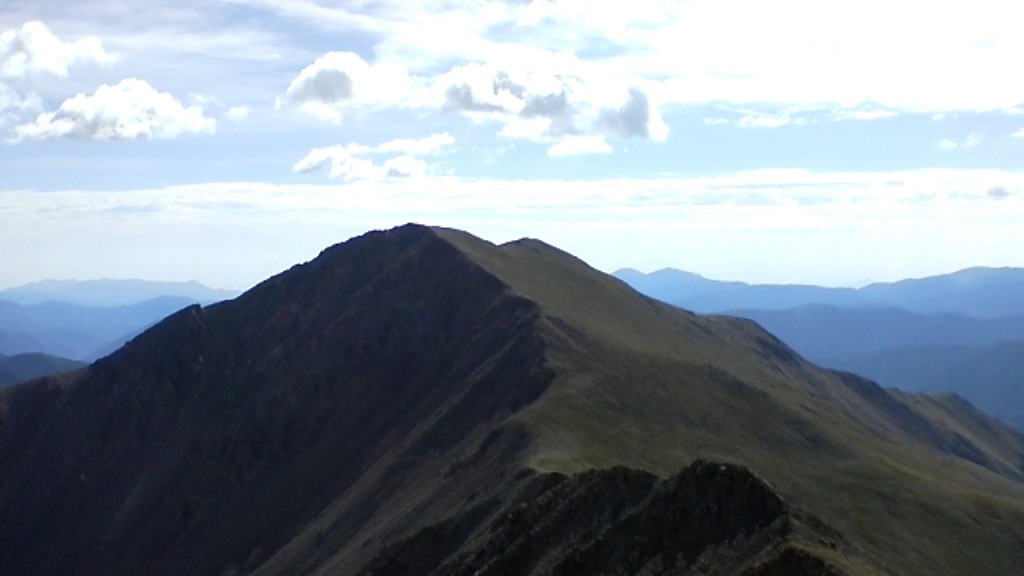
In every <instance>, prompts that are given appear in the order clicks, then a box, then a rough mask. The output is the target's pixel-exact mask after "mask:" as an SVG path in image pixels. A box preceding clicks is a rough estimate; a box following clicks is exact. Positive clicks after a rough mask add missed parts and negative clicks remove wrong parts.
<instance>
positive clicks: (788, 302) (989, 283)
mask: <svg viewBox="0 0 1024 576" xmlns="http://www.w3.org/2000/svg"><path fill="white" fill-rule="evenodd" d="M614 276H616V277H617V278H619V279H621V280H623V281H625V282H626V283H628V284H629V285H630V286H633V287H634V288H636V289H637V290H639V291H640V292H643V293H644V294H647V295H648V296H651V297H653V298H657V299H659V300H662V301H664V302H668V303H669V304H672V305H674V306H679V307H680V308H685V309H687V310H692V311H694V312H701V313H714V312H725V311H729V310H785V309H789V308H796V307H799V306H803V305H805V304H827V305H832V306H839V307H847V308H851V307H856V308H865V307H892V308H902V309H904V310H907V311H910V312H917V313H921V314H934V313H952V314H963V315H965V316H975V317H978V318H999V317H1004V316H1011V315H1021V314H1024V289H1022V288H1024V269H1021V268H970V269H967V270H961V271H959V272H955V273H952V274H946V275H942V276H934V277H930V278H920V279H912V280H902V281H899V282H891V283H878V284H871V285H869V286H865V287H863V288H856V289H855V288H823V287H820V286H808V285H788V284H786V285H777V284H746V283H743V282H722V281H717V280H709V279H707V278H704V277H703V276H699V275H697V274H693V273H690V272H683V271H680V270H673V269H665V270H659V271H657V272H652V273H650V274H644V273H641V272H638V271H636V270H632V269H628V268H626V269H622V270H619V271H617V272H615V274H614Z"/></svg>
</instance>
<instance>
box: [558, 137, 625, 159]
mask: <svg viewBox="0 0 1024 576" xmlns="http://www.w3.org/2000/svg"><path fill="white" fill-rule="evenodd" d="M611 151H612V147H611V146H609V145H608V143H607V142H606V141H605V139H604V136H603V135H601V134H596V135H593V136H566V137H564V138H562V139H561V140H559V141H558V142H557V143H555V144H554V145H552V146H551V147H550V148H548V156H555V157H563V156H579V155H582V154H608V153H609V152H611Z"/></svg>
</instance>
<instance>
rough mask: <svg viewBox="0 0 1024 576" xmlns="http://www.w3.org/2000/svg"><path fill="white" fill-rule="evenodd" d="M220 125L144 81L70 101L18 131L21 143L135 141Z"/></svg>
mask: <svg viewBox="0 0 1024 576" xmlns="http://www.w3.org/2000/svg"><path fill="white" fill-rule="evenodd" d="M215 127H216V121H215V120H213V119H211V118H207V117H205V116H204V115H203V109H202V108H200V107H199V106H190V107H187V108H186V107H185V106H183V105H182V104H181V102H179V101H178V100H177V99H175V98H174V96H172V95H170V94H168V93H166V92H158V91H157V90H155V89H154V88H153V87H152V86H150V85H149V84H148V83H147V82H145V81H144V80H138V79H136V78H128V79H125V80H122V81H121V82H119V83H117V84H115V85H113V86H108V85H103V86H100V87H99V88H98V89H97V90H96V92H95V94H93V95H92V96H86V95H85V94H82V93H79V94H78V95H76V96H74V97H73V98H70V99H68V100H65V101H64V103H63V104H61V105H60V107H59V108H58V109H57V110H56V111H55V112H45V113H42V114H40V115H39V116H38V117H37V118H36V119H35V121H34V122H31V123H29V124H24V125H21V126H18V127H17V128H15V134H16V139H17V140H54V139H57V138H90V139H97V140H133V139H142V138H175V137H177V136H180V135H181V134H185V133H212V132H213V131H214V129H215Z"/></svg>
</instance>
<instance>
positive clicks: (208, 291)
mask: <svg viewBox="0 0 1024 576" xmlns="http://www.w3.org/2000/svg"><path fill="white" fill-rule="evenodd" d="M237 295H238V292H237V291H234V290H220V289H217V288H210V287H209V286H205V285H203V284H200V283H199V282H150V281H146V280H87V281H77V280H43V281H41V282H33V283H31V284H25V285H23V286H17V287H14V288H8V289H6V290H0V300H6V301H8V302H15V303H18V304H40V303H43V302H65V303H68V304H78V305H81V306H104V307H109V306H126V305H130V304H138V303H140V302H145V301H146V300H152V299H154V298H161V297H165V296H173V297H177V298H186V299H188V300H191V301H193V302H198V303H202V304H212V303H214V302H219V301H221V300H227V299H230V298H234V297H235V296H237Z"/></svg>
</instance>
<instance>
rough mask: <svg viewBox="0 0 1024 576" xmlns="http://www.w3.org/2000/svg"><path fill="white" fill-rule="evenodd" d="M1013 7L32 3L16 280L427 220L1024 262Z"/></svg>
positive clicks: (761, 256)
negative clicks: (1021, 247)
mask: <svg viewBox="0 0 1024 576" xmlns="http://www.w3.org/2000/svg"><path fill="white" fill-rule="evenodd" d="M1018 22H1019V18H1017V14H1016V10H1015V8H1014V6H1013V5H1012V3H1007V2H1005V1H1002V0H1000V1H990V0H975V1H972V2H970V3H968V2H960V1H949V2H912V1H892V0H890V1H887V2H880V1H874V0H861V1H859V2H838V1H837V2H813V1H803V0H780V1H777V2H771V3H766V2H757V1H753V0H714V1H710V0H691V1H674V2H668V1H659V0H633V1H631V2H616V3H595V2H583V1H581V0H554V1H552V0H535V1H533V2H526V1H507V2H498V1H487V0H478V1H475V0H461V1H426V2H419V3H415V4H414V3H409V2H397V1H394V2H392V1H376V2H374V1H360V0H353V1H347V2H337V1H335V2H328V1H326V0H203V1H198V0H177V1H168V2H159V3H153V2H143V1H141V0H139V1H137V0H123V1H119V2H116V3H114V2H107V1H101V0H76V2H70V3H69V2H56V1H49V0H32V1H28V0H5V1H4V2H3V3H0V251H2V252H3V254H4V266H3V267H0V287H5V286H13V285H17V284H21V283H25V282H30V281H35V280H41V279H44V278H58V279H68V278H71V279H90V278H101V277H116V278H145V279H154V280H185V279H196V280H199V281H202V282H204V283H207V284H210V285H213V286H219V287H229V288H246V287H248V286H251V285H252V284H253V283H255V282H257V281H259V280H261V279H263V278H265V277H267V276H269V275H271V274H273V273H276V272H278V271H280V270H282V269H284V268H287V267H288V266H290V265H291V264H294V263H297V262H301V261H305V260H308V259H310V258H312V257H314V256H315V255H316V254H317V253H318V252H319V250H321V249H322V248H324V247H326V246H328V245H330V244H333V243H336V242H339V241H342V240H345V239H347V238H349V237H351V236H353V235H357V234H361V233H363V232H365V231H367V230H370V229H376V228H388V227H391V226H395V225H399V224H402V223H405V222H410V221H415V222H423V223H428V224H438V225H444V226H453V227H458V228H462V229H466V230H468V231H470V232H472V233H474V234H477V235H479V236H482V237H484V238H487V239H489V240H492V241H506V240H511V239H515V238H519V237H524V236H531V237H537V238H541V239H543V240H545V241H547V242H549V243H552V244H555V245H557V246H559V247H561V248H563V249H565V250H568V251H570V252H573V253H574V254H576V255H578V256H580V257H581V258H583V259H584V260H586V261H588V262H590V263H591V264H592V265H594V266H596V267H598V268H600V269H603V270H606V271H612V270H615V269H617V268H620V267H626V266H630V267H635V268H638V269H641V270H645V271H650V270H654V269H658V268H662V267H675V268H680V269H685V270H689V271H693V272H697V273H700V274H704V275H706V276H709V277H712V278H719V279H729V280H732V279H738V280H746V281H753V282H812V283H820V284H826V285H856V284H861V283H864V282H866V281H870V280H892V279H898V278H904V277H914V276H924V275H930V274H938V273H944V272H950V271H954V270H957V269H960V268H964V267H968V266H974V265H987V266H1024V251H1022V250H1020V246H1024V226H1022V225H1021V224H1022V223H1024V77H1021V75H1020V74H1019V67H1020V55H1021V54H1024V35H1021V34H1020V33H1019V25H1018Z"/></svg>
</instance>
